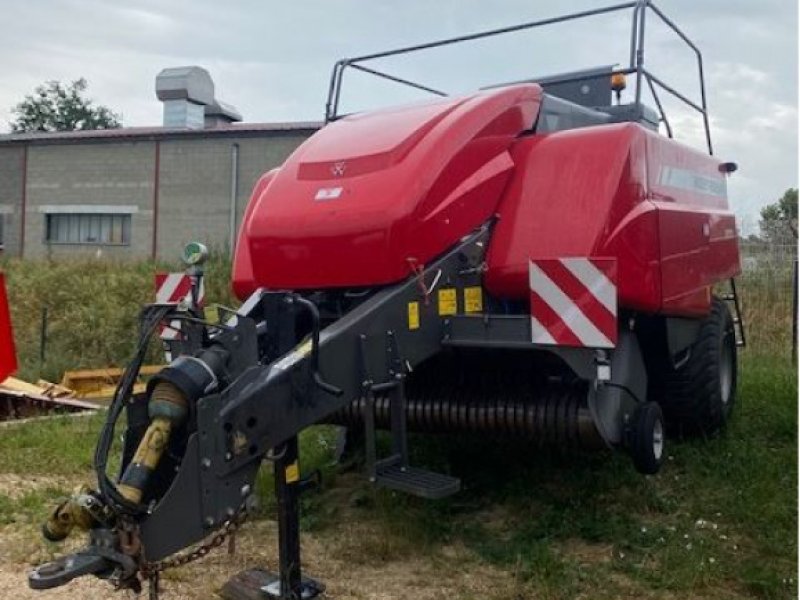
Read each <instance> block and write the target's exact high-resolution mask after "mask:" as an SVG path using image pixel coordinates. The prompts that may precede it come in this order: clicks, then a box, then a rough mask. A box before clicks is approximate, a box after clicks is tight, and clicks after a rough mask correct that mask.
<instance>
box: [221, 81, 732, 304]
mask: <svg viewBox="0 0 800 600" xmlns="http://www.w3.org/2000/svg"><path fill="white" fill-rule="evenodd" d="M540 101H541V89H540V88H539V87H538V86H536V85H517V86H509V87H506V88H501V89H497V90H490V91H486V92H480V93H476V94H473V95H469V96H464V97H460V98H446V99H442V100H437V101H434V102H428V103H421V104H415V105H410V106H407V107H402V108H395V109H390V110H384V111H379V112H375V113H368V114H358V115H353V116H350V117H346V118H344V119H342V120H340V121H336V122H335V123H333V124H331V125H328V126H326V127H325V128H323V129H322V130H321V131H320V132H318V133H317V134H316V135H314V136H313V137H311V138H310V139H309V140H308V141H307V142H306V143H304V144H303V145H302V146H300V148H298V149H297V150H296V151H295V153H294V154H292V156H290V157H289V158H288V159H287V161H286V163H285V164H284V165H283V167H281V168H280V169H278V170H275V171H271V172H270V173H268V174H266V175H265V176H263V177H262V178H261V179H260V180H259V182H258V184H257V185H256V188H255V190H254V192H253V196H252V198H251V201H250V204H249V206H248V209H247V212H246V214H245V218H244V221H243V223H242V227H241V231H240V235H239V241H238V244H237V248H236V256H235V264H234V277H233V280H234V281H233V284H234V289H235V291H236V293H237V295H238V296H239V297H241V298H244V297H245V296H247V295H249V294H250V293H252V292H253V291H254V290H255V289H256V288H257V287H267V288H271V289H299V290H302V289H326V288H337V287H360V286H377V285H384V284H390V283H395V282H397V281H401V280H403V279H405V278H407V277H409V276H410V275H411V274H412V269H413V267H415V266H418V265H424V264H425V263H426V262H428V261H430V260H431V259H432V258H434V257H436V256H438V255H440V254H441V253H443V252H444V251H446V250H447V249H448V248H449V247H451V246H452V245H453V244H454V243H455V242H456V241H457V240H458V239H459V238H461V237H462V236H463V235H465V234H467V233H469V232H470V231H471V230H473V229H474V228H475V227H477V226H478V225H480V224H481V223H483V222H485V221H486V220H487V219H488V218H489V217H490V216H492V214H499V217H500V218H499V222H498V223H497V225H496V227H495V230H494V231H493V234H492V239H491V242H490V246H489V249H488V256H487V265H488V267H487V271H486V278H485V283H486V287H487V290H488V291H489V293H490V294H492V295H493V296H495V297H497V298H501V299H516V300H522V301H527V300H528V298H529V285H528V284H529V282H528V264H529V260H530V259H533V260H541V259H550V258H567V257H607V258H615V259H616V261H617V291H618V301H619V306H620V308H623V309H624V308H627V309H633V310H638V311H644V312H648V313H657V312H661V313H664V314H670V315H683V316H696V315H702V314H704V313H706V312H707V311H708V308H709V302H710V286H711V285H713V284H714V283H716V282H718V281H721V280H723V279H726V278H728V277H732V276H733V275H735V274H736V273H738V271H739V255H738V246H737V237H736V229H735V223H734V219H733V215H732V213H731V212H730V210H729V209H728V204H727V200H726V193H725V177H724V175H723V174H722V173H721V172H720V170H719V161H718V160H716V159H714V158H713V157H710V156H707V155H705V154H703V153H700V152H696V151H694V150H691V149H689V148H687V147H685V146H683V145H681V144H679V143H677V142H675V141H673V140H670V139H668V138H664V137H662V136H659V135H658V134H657V133H655V132H652V131H650V130H647V129H645V128H644V127H642V126H640V125H638V124H634V123H619V124H608V125H597V126H592V127H583V128H578V129H572V130H567V131H558V132H553V133H548V134H536V135H532V134H528V135H525V132H527V131H528V130H530V129H531V127H532V125H533V123H534V121H535V118H536V115H537V111H538V108H539V105H540ZM521 134H522V135H521Z"/></svg>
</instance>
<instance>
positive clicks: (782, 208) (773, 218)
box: [758, 188, 797, 244]
mask: <svg viewBox="0 0 800 600" xmlns="http://www.w3.org/2000/svg"><path fill="white" fill-rule="evenodd" d="M758 225H759V227H760V228H761V236H762V237H763V238H764V239H765V240H766V241H767V242H770V243H772V244H789V243H794V242H795V241H796V240H797V189H796V188H789V189H788V190H786V191H785V192H784V193H783V196H782V197H781V198H780V199H779V200H778V201H777V202H773V203H772V204H769V205H767V206H765V207H764V208H762V209H761V221H760V222H759V224H758Z"/></svg>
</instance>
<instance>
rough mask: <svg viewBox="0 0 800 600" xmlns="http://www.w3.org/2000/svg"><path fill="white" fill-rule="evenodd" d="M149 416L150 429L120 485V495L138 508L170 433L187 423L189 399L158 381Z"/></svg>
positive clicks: (143, 437) (170, 385)
mask: <svg viewBox="0 0 800 600" xmlns="http://www.w3.org/2000/svg"><path fill="white" fill-rule="evenodd" d="M147 412H148V414H149V415H150V419H151V421H150V425H149V426H148V427H147V430H146V431H145V433H144V436H142V439H141V441H140V442H139V446H138V447H137V448H136V452H135V453H134V455H133V458H132V459H131V462H130V463H129V464H128V466H127V467H126V468H125V472H124V473H123V474H122V477H121V478H120V482H119V483H118V484H117V490H118V491H119V493H120V494H121V495H122V496H123V497H124V498H125V499H126V500H128V501H130V502H133V503H137V504H138V503H139V502H141V501H142V497H143V495H144V491H145V489H146V487H147V484H148V482H149V481H150V477H151V476H152V474H153V472H154V471H155V470H156V467H157V466H158V463H159V461H160V460H161V456H162V455H163V454H164V450H165V449H166V447H167V445H168V444H169V436H170V432H171V431H172V429H173V428H176V427H179V426H180V425H181V424H182V423H183V422H184V421H185V420H186V415H187V414H188V407H187V402H186V397H185V396H184V394H183V392H181V391H180V390H179V389H178V388H177V387H175V386H174V385H172V384H171V383H169V382H168V381H159V382H158V383H157V384H156V385H155V386H154V387H153V392H152V394H151V395H150V401H149V403H148V405H147Z"/></svg>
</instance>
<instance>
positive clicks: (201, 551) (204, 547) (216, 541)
mask: <svg viewBox="0 0 800 600" xmlns="http://www.w3.org/2000/svg"><path fill="white" fill-rule="evenodd" d="M248 508H249V507H248V503H247V502H243V503H242V505H241V506H240V507H239V510H238V511H237V512H236V513H235V514H234V515H233V516H232V517H231V518H230V519H228V520H227V521H225V524H224V525H223V526H222V528H221V529H220V530H219V531H218V532H217V533H215V534H214V535H213V536H212V537H211V538H210V539H209V541H208V542H206V543H204V544H200V545H199V546H197V547H196V548H194V549H192V550H189V551H188V552H184V553H183V554H178V555H177V556H173V557H172V558H167V559H164V560H158V561H154V562H143V563H142V564H141V565H140V567H139V570H140V572H141V574H142V576H143V577H145V578H146V579H151V580H152V579H153V578H155V577H157V576H158V574H159V573H161V572H162V571H164V570H166V569H172V568H175V567H182V566H184V565H187V564H189V563H191V562H194V561H196V560H199V559H201V558H203V557H204V556H205V555H206V554H208V553H209V552H211V551H212V550H213V549H214V548H219V547H220V546H221V545H222V544H224V543H225V541H226V540H227V539H228V538H229V537H230V536H231V535H232V534H234V533H236V530H237V529H239V528H240V527H241V526H242V525H243V524H244V522H245V521H246V520H247V517H248V516H249V513H248Z"/></svg>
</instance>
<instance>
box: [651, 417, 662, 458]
mask: <svg viewBox="0 0 800 600" xmlns="http://www.w3.org/2000/svg"><path fill="white" fill-rule="evenodd" d="M663 453H664V426H663V425H662V424H661V419H656V421H655V423H653V456H655V457H656V460H661V455H662V454H663Z"/></svg>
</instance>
